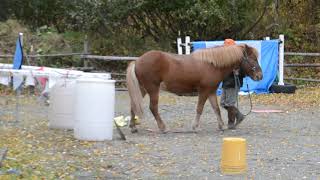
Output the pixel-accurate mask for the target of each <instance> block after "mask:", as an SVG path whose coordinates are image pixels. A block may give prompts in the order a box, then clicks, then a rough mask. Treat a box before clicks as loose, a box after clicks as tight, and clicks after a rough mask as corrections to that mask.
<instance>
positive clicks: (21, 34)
mask: <svg viewBox="0 0 320 180" xmlns="http://www.w3.org/2000/svg"><path fill="white" fill-rule="evenodd" d="M19 38H20V43H21V47H23V33H19Z"/></svg>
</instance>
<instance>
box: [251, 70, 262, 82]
mask: <svg viewBox="0 0 320 180" xmlns="http://www.w3.org/2000/svg"><path fill="white" fill-rule="evenodd" d="M262 78H263V75H262V72H259V73H256V74H255V75H254V79H253V80H255V81H260V80H262Z"/></svg>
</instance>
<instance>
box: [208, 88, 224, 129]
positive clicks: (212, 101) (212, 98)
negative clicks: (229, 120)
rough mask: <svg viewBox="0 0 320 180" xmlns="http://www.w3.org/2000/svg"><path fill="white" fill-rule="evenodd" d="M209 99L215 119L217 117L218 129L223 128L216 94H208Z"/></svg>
mask: <svg viewBox="0 0 320 180" xmlns="http://www.w3.org/2000/svg"><path fill="white" fill-rule="evenodd" d="M209 101H210V104H211V106H212V108H213V110H214V112H215V114H216V116H217V119H218V124H219V129H220V130H223V126H224V123H223V121H222V118H221V112H220V108H219V105H218V100H217V95H216V94H212V95H210V96H209Z"/></svg>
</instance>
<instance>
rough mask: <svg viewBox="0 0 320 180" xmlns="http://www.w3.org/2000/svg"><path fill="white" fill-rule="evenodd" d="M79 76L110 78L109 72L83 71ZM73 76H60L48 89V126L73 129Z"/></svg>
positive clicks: (74, 80)
mask: <svg viewBox="0 0 320 180" xmlns="http://www.w3.org/2000/svg"><path fill="white" fill-rule="evenodd" d="M80 78H99V79H104V80H107V79H111V75H110V73H83V74H82V75H81V77H80ZM75 84H76V79H75V78H61V79H58V80H57V82H56V84H55V85H54V86H53V87H52V89H51V90H50V106H49V112H48V119H49V128H57V129H74V113H73V111H74V93H75Z"/></svg>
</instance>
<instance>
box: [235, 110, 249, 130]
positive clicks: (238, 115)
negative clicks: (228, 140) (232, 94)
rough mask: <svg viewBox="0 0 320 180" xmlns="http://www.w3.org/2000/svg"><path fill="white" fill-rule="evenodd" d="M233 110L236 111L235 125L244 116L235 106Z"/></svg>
mask: <svg viewBox="0 0 320 180" xmlns="http://www.w3.org/2000/svg"><path fill="white" fill-rule="evenodd" d="M235 111H236V119H237V121H236V124H235V126H238V125H239V124H240V123H241V122H242V121H243V120H244V118H245V117H246V116H245V115H243V114H242V113H241V112H240V111H239V109H237V108H235Z"/></svg>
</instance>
